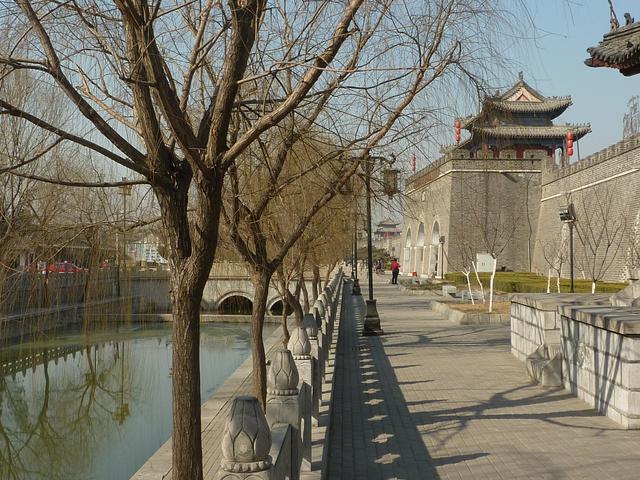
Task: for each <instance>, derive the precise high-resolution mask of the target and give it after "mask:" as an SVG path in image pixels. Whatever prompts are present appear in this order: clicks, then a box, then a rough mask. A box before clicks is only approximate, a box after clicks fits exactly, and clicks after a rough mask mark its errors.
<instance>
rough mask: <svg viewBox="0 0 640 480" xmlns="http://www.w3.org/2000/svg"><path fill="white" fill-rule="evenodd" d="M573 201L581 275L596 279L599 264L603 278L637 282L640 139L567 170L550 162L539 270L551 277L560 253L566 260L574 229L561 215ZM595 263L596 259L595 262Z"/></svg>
mask: <svg viewBox="0 0 640 480" xmlns="http://www.w3.org/2000/svg"><path fill="white" fill-rule="evenodd" d="M570 202H573V204H574V206H575V209H576V217H577V223H576V228H575V238H574V248H575V265H576V267H575V274H576V276H577V277H578V278H583V277H584V278H586V279H589V278H590V274H591V273H592V272H591V271H592V270H593V268H594V267H593V266H594V265H595V266H596V269H597V270H598V271H596V272H595V273H596V276H600V277H601V279H602V280H610V281H621V280H622V281H624V280H627V279H628V278H629V277H630V276H634V277H636V278H637V273H634V271H635V270H637V267H638V265H637V263H638V259H637V258H636V257H637V252H636V251H635V250H637V247H636V248H634V247H633V245H637V242H638V239H639V236H640V136H636V137H633V138H630V139H627V140H624V141H621V142H618V143H617V144H615V145H612V146H611V147H608V148H606V149H604V150H601V151H600V152H597V153H595V154H593V155H589V156H588V157H585V158H584V159H582V160H579V161H577V162H575V163H573V164H571V165H569V166H566V167H562V168H561V167H557V166H555V165H553V164H552V163H551V161H550V160H547V161H546V162H545V169H544V171H543V175H542V188H541V196H540V215H539V223H538V231H537V235H536V236H537V239H538V240H537V244H536V249H535V256H534V262H533V271H535V272H538V273H541V274H546V273H547V271H548V269H549V268H550V267H551V264H550V262H554V261H555V262H556V265H557V262H558V260H559V258H558V255H557V254H556V255H553V254H552V253H553V252H554V251H555V252H564V255H565V259H564V263H565V267H564V269H563V276H568V265H567V264H568V262H567V258H566V250H567V242H568V227H567V226H566V225H565V224H562V223H561V222H560V220H559V216H558V211H559V208H560V207H561V206H563V205H566V204H568V203H570ZM594 259H595V260H594Z"/></svg>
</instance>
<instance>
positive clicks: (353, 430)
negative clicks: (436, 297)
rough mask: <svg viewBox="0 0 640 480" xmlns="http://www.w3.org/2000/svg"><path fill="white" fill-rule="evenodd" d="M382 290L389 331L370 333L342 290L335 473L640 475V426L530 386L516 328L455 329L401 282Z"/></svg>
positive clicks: (331, 472)
mask: <svg viewBox="0 0 640 480" xmlns="http://www.w3.org/2000/svg"><path fill="white" fill-rule="evenodd" d="M362 291H363V292H366V288H365V287H364V286H363V288H362ZM376 297H377V299H378V310H379V312H380V316H381V319H382V328H383V329H384V330H385V335H384V336H382V337H362V336H361V335H360V331H361V329H362V323H363V316H364V302H363V299H362V297H349V294H348V292H346V291H345V302H344V304H345V305H346V306H347V309H346V310H345V311H344V312H343V317H342V322H341V327H340V328H341V332H340V337H339V339H338V347H337V352H336V373H335V391H334V403H333V405H334V411H333V412H332V415H333V417H332V420H331V422H332V423H331V431H330V444H329V459H328V472H327V478H329V479H352V478H353V479H365V478H366V479H367V480H374V479H395V478H397V479H430V478H433V479H462V478H465V479H515V478H523V479H525V478H536V479H583V478H589V479H591V478H593V479H608V478H615V479H637V478H640V455H638V452H639V451H640V431H625V430H621V429H620V428H619V427H618V426H617V425H616V424H615V423H613V422H612V421H611V420H609V419H607V418H606V417H604V416H602V415H599V414H598V413H597V412H595V411H594V410H592V409H591V408H590V407H589V406H588V405H587V404H586V403H584V402H582V401H581V400H579V399H577V398H575V397H573V396H572V395H570V394H569V393H568V392H566V391H564V390H545V389H542V388H540V387H538V386H535V385H531V384H530V383H529V382H528V380H527V376H526V373H525V367H524V365H523V364H522V363H521V362H519V361H518V360H517V359H515V358H514V357H513V356H512V355H511V354H510V345H509V327H508V326H493V325H492V326H460V325H454V324H451V323H449V322H448V321H446V320H445V319H444V318H443V317H442V316H441V315H439V314H435V313H433V312H432V311H430V310H429V309H428V308H427V304H428V298H427V297H425V296H416V295H409V294H406V293H403V292H401V291H399V290H398V289H397V287H396V286H391V285H376ZM349 298H350V299H351V305H349V301H348V300H349ZM349 306H350V307H351V308H348V307H349Z"/></svg>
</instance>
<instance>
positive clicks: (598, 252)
mask: <svg viewBox="0 0 640 480" xmlns="http://www.w3.org/2000/svg"><path fill="white" fill-rule="evenodd" d="M619 192H620V190H619V189H618V188H617V185H616V184H615V183H611V182H610V183H606V184H601V185H596V186H594V187H593V188H590V189H587V190H582V191H579V192H577V193H575V194H573V195H572V196H571V199H570V200H572V201H573V202H574V205H575V209H576V218H577V220H576V223H575V230H576V236H577V239H578V243H579V246H580V248H579V249H578V252H577V257H578V258H579V262H580V263H582V265H583V268H584V270H585V272H586V273H587V274H588V276H589V279H590V280H591V293H595V291H596V284H597V282H599V281H601V280H602V279H603V278H604V277H605V276H606V275H607V274H608V273H609V269H610V268H611V267H612V265H613V263H614V261H615V259H616V258H617V256H618V253H619V252H620V250H621V249H622V248H623V243H624V240H625V237H626V232H627V229H628V225H627V218H628V216H627V211H628V206H627V205H626V203H625V202H626V199H625V196H624V195H620V194H619Z"/></svg>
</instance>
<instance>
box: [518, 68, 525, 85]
mask: <svg viewBox="0 0 640 480" xmlns="http://www.w3.org/2000/svg"><path fill="white" fill-rule="evenodd" d="M518 81H520V82H524V73H523V72H522V70H520V71H519V72H518Z"/></svg>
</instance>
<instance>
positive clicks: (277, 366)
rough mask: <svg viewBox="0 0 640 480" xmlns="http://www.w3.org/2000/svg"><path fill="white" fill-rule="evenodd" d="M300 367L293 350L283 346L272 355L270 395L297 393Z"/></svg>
mask: <svg viewBox="0 0 640 480" xmlns="http://www.w3.org/2000/svg"><path fill="white" fill-rule="evenodd" d="M298 380H300V377H299V376H298V369H297V368H296V363H295V362H294V361H293V356H292V355H291V352H290V351H289V350H288V349H286V348H281V349H279V350H277V351H276V352H275V354H274V355H273V357H271V367H270V368H269V375H268V377H267V393H268V394H269V395H278V396H286V395H297V394H298Z"/></svg>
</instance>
